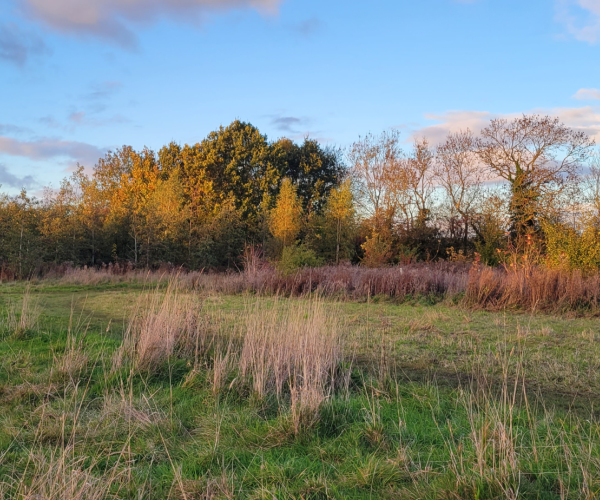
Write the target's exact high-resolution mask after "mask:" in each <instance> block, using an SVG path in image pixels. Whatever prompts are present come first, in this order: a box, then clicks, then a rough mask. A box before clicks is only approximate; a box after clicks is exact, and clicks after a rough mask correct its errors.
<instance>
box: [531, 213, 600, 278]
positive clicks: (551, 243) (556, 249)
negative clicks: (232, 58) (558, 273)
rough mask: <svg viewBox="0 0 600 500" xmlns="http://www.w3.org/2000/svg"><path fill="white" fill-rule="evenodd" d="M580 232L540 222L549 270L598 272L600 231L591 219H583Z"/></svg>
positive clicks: (599, 265)
mask: <svg viewBox="0 0 600 500" xmlns="http://www.w3.org/2000/svg"><path fill="white" fill-rule="evenodd" d="M583 222H584V225H583V228H581V229H580V230H577V228H575V227H572V226H569V225H567V224H564V223H559V222H554V223H552V222H547V221H545V222H543V223H542V228H543V231H544V236H545V240H546V259H547V264H548V265H549V266H550V267H556V268H567V269H570V270H572V269H581V270H583V271H586V272H597V271H598V270H600V227H599V226H598V224H597V221H595V220H594V219H587V220H585V219H584V221H583Z"/></svg>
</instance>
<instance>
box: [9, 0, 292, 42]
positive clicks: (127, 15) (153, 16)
mask: <svg viewBox="0 0 600 500" xmlns="http://www.w3.org/2000/svg"><path fill="white" fill-rule="evenodd" d="M16 1H17V4H18V5H19V6H20V8H21V10H22V11H23V13H25V15H27V16H29V17H31V18H33V19H36V20H38V21H40V22H42V23H43V24H45V25H46V26H48V27H49V28H51V29H53V30H55V31H59V32H61V33H67V34H72V35H83V36H93V37H98V38H103V39H106V40H110V41H112V42H115V43H117V44H119V45H122V46H125V47H135V45H136V36H135V34H134V32H133V31H132V29H131V28H130V25H131V24H132V23H137V24H139V23H144V24H148V23H151V22H154V21H156V20H157V19H163V18H171V19H176V20H180V21H192V22H197V21H199V20H202V18H203V17H204V16H206V15H207V14H210V13H214V12H219V11H228V10H233V9H248V8H250V9H257V10H259V11H262V12H274V11H275V10H276V9H277V8H278V6H279V4H280V3H281V1H282V0H175V1H174V0H127V1H126V2H125V1H123V0H85V1H82V0H16Z"/></svg>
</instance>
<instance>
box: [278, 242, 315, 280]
mask: <svg viewBox="0 0 600 500" xmlns="http://www.w3.org/2000/svg"><path fill="white" fill-rule="evenodd" d="M322 264H323V260H322V259H320V258H319V257H317V254H316V253H315V252H314V250H312V249H310V248H308V246H306V245H304V244H303V245H298V246H289V247H285V248H284V249H283V252H282V253H281V259H280V260H279V262H278V263H277V269H278V270H279V271H281V272H282V273H283V274H290V273H293V272H294V271H296V270H297V269H302V268H304V267H319V266H320V265H322Z"/></svg>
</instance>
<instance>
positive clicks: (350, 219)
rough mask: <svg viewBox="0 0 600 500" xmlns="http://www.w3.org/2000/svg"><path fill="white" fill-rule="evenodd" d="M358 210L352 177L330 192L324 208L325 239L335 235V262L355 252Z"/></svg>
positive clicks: (337, 262)
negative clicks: (354, 242)
mask: <svg viewBox="0 0 600 500" xmlns="http://www.w3.org/2000/svg"><path fill="white" fill-rule="evenodd" d="M355 217H356V212H355V208H354V197H353V192H352V184H351V180H350V179H346V180H345V181H344V182H343V183H342V184H340V185H339V186H338V187H337V188H334V189H332V190H331V192H330V193H329V197H328V198H327V202H326V204H325V209H324V216H323V219H324V231H323V235H324V239H326V240H331V239H332V236H333V242H334V248H335V263H336V264H339V262H340V258H344V259H348V258H350V257H352V254H353V248H352V247H353V241H352V240H353V238H354V235H355V230H356V221H355Z"/></svg>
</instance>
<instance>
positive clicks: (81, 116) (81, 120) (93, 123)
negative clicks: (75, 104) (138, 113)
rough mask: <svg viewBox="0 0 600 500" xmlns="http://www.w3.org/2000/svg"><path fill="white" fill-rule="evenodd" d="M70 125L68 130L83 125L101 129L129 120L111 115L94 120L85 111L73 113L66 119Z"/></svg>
mask: <svg viewBox="0 0 600 500" xmlns="http://www.w3.org/2000/svg"><path fill="white" fill-rule="evenodd" d="M68 120H69V122H70V123H71V127H70V129H73V126H74V125H78V126H79V125H81V126H83V125H85V126H88V127H103V126H106V125H115V124H118V123H129V122H130V121H131V120H129V119H128V118H126V117H124V116H121V115H113V116H109V117H106V118H94V117H93V116H89V115H88V113H87V112H85V111H74V112H73V113H71V114H70V115H69V117H68Z"/></svg>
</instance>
